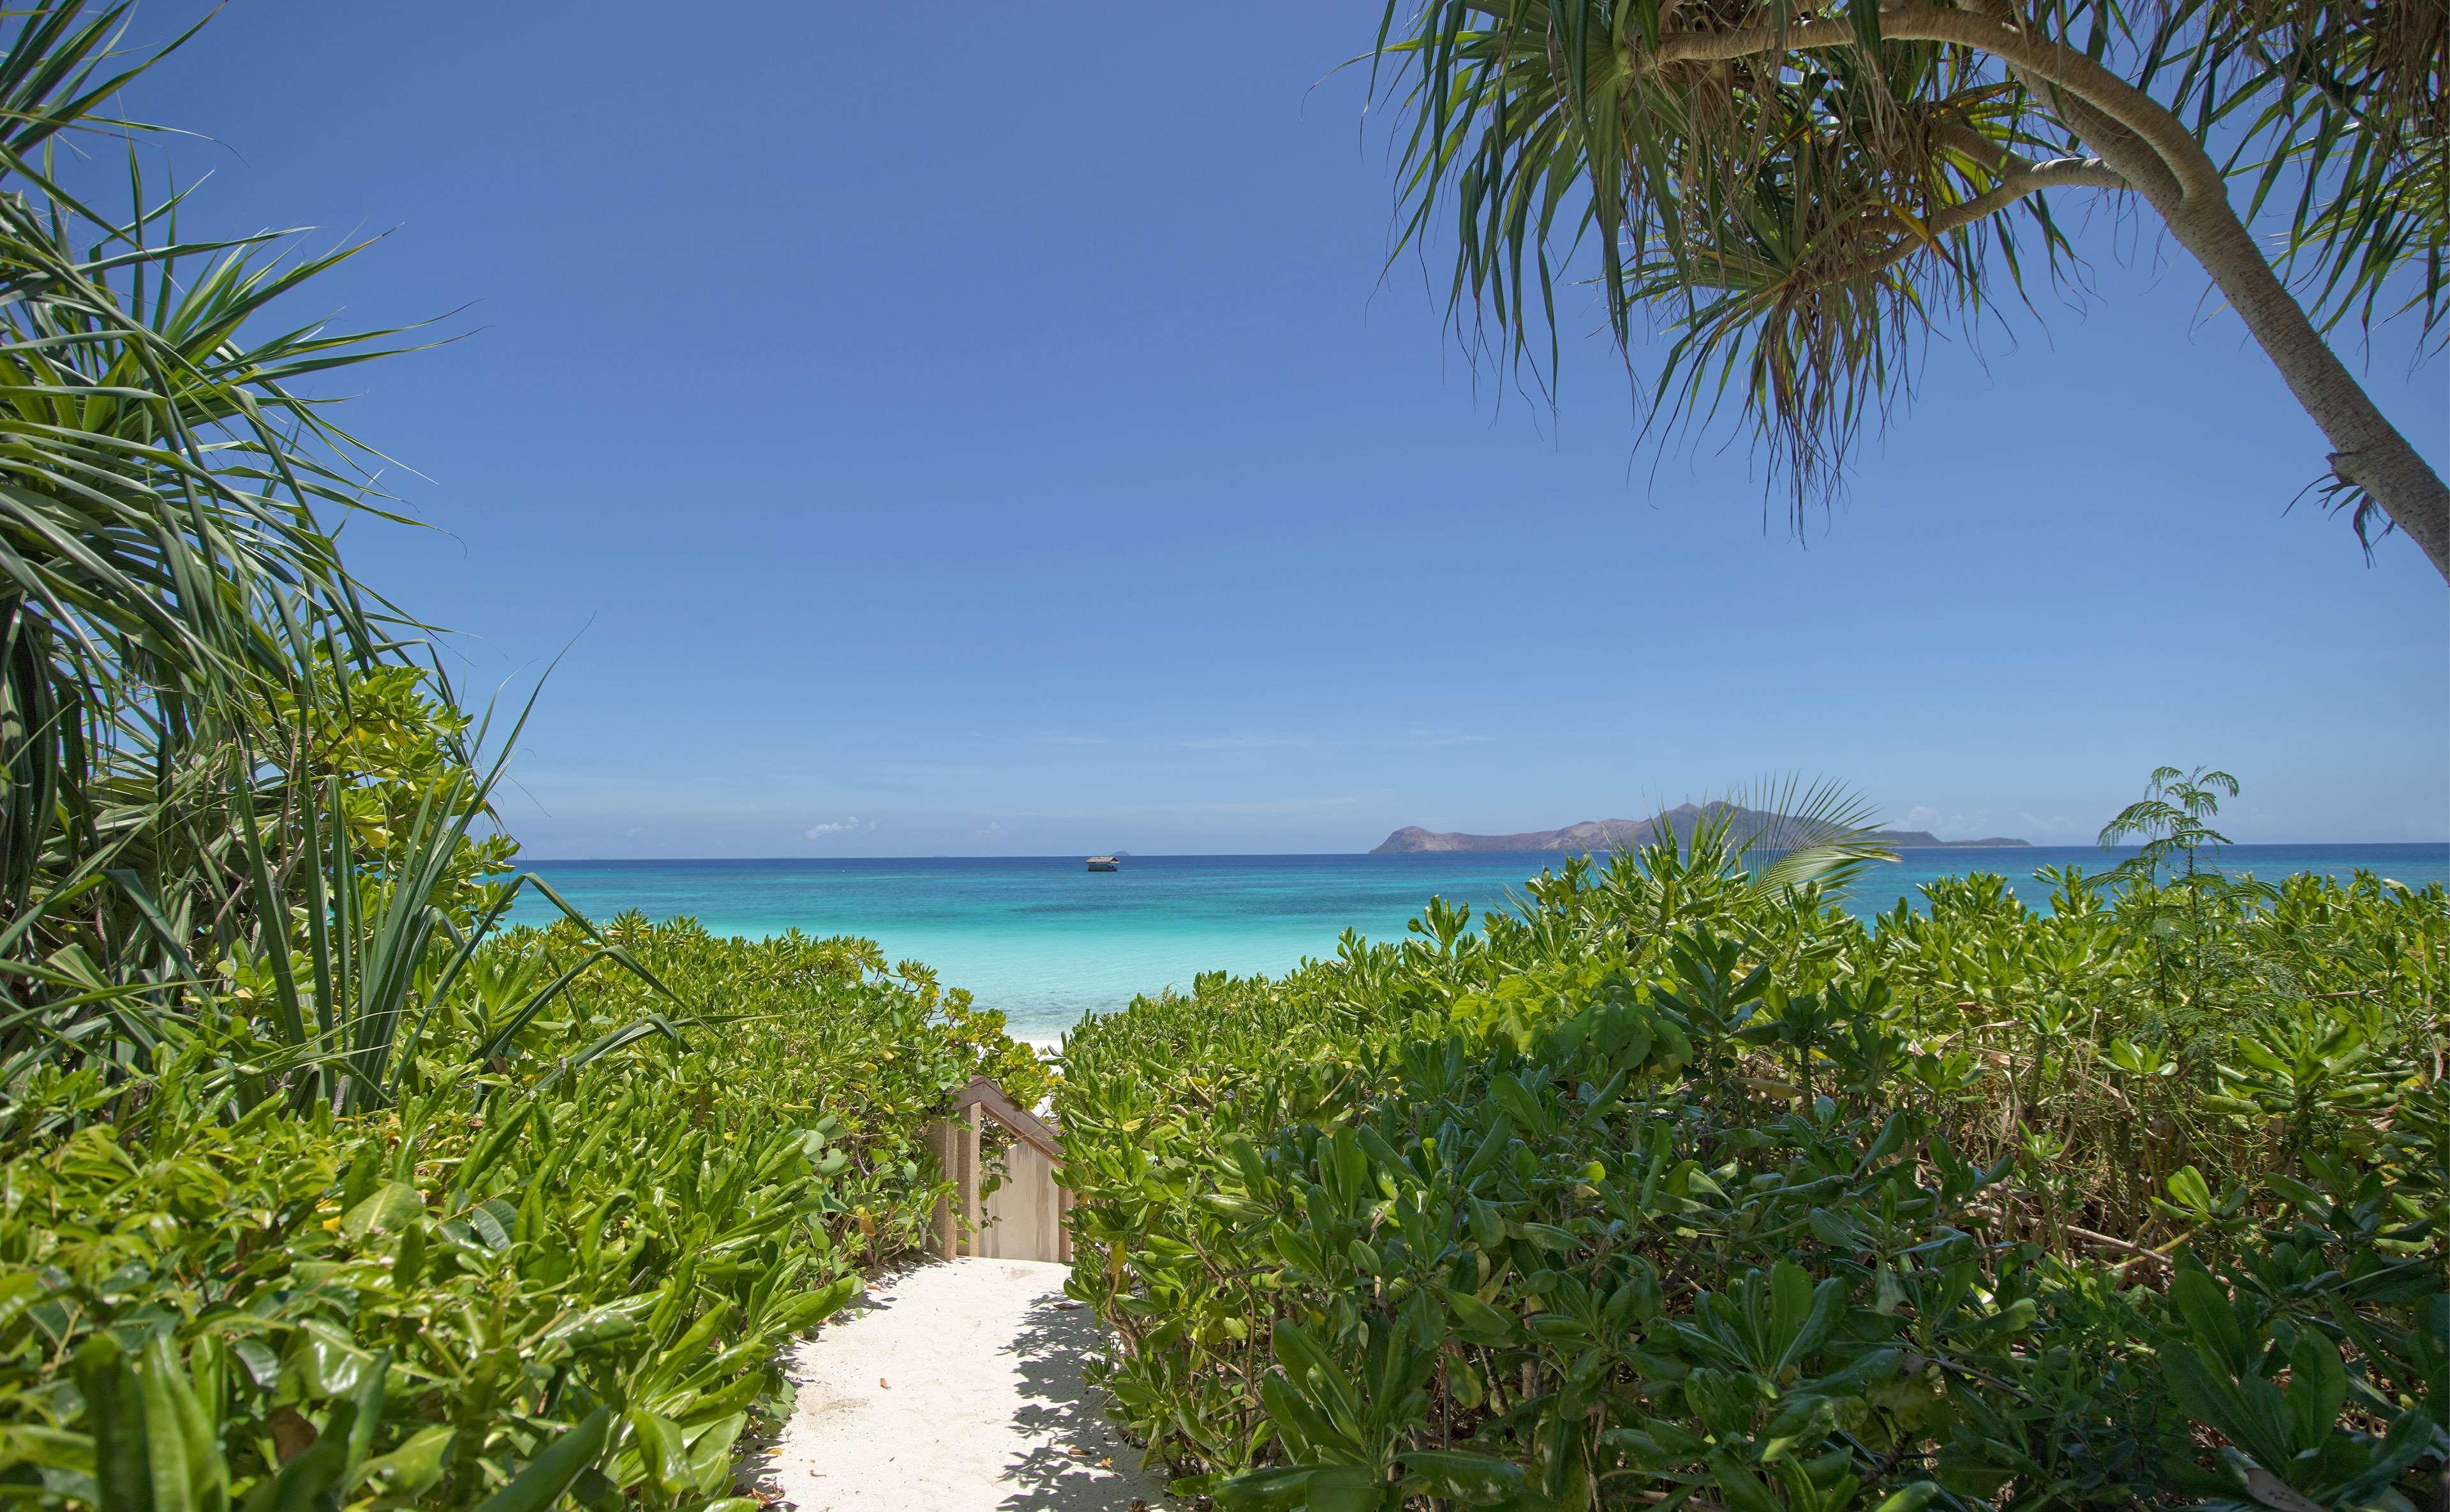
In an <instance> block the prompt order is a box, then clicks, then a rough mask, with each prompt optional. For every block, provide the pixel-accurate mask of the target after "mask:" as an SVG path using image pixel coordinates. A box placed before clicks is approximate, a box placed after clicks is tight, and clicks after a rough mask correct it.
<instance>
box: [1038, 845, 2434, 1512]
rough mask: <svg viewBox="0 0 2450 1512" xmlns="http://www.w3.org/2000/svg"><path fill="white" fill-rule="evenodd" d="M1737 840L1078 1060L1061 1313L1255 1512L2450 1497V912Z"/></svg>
mask: <svg viewBox="0 0 2450 1512" xmlns="http://www.w3.org/2000/svg"><path fill="white" fill-rule="evenodd" d="M2045 880H2046V881H2047V882H2050V883H2051V885H2052V887H2053V896H2052V899H2051V903H2052V907H2051V911H2049V912H2046V913H2045V912H2035V911H2033V910H2031V909H2028V908H2026V907H2025V906H2023V905H2022V904H2021V903H2020V902H2019V901H2017V900H2016V899H2015V898H2014V896H2013V894H2012V893H2011V892H2010V891H2009V889H2008V888H2007V886H2006V884H2005V883H2004V882H2002V881H2001V880H2000V879H1998V878H1995V877H1970V878H1962V879H1955V880H1951V881H1948V882H1939V883H1935V884H1933V885H1931V886H1929V887H1927V888H1926V889H1925V890H1924V891H1925V897H1924V899H1923V902H1924V905H1925V906H1924V907H1922V908H1920V909H1910V908H1908V907H1907V906H1906V905H1905V904H1903V903H1900V904H1899V905H1898V907H1897V909H1896V912H1894V913H1892V914H1888V915H1884V916H1881V917H1879V918H1878V919H1876V920H1875V921H1872V922H1870V923H1869V924H1865V923H1861V922H1857V921H1855V920H1853V919H1851V918H1850V917H1848V916H1847V915H1845V914H1844V913H1842V912H1840V911H1838V910H1837V909H1835V908H1833V907H1832V906H1830V899H1829V897H1828V896H1827V895H1826V894H1825V893H1823V892H1821V891H1820V890H1819V889H1818V887H1817V886H1816V885H1814V884H1810V883H1805V884H1803V885H1801V886H1799V887H1790V888H1783V889H1776V890H1764V889H1762V888H1760V887H1759V886H1758V885H1757V884H1756V883H1755V882H1754V880H1753V878H1752V877H1751V875H1750V874H1749V873H1747V872H1746V871H1745V870H1744V869H1743V868H1742V867H1741V866H1740V864H1739V863H1737V861H1736V859H1735V857H1734V856H1733V854H1732V853H1731V850H1730V848H1729V847H1728V846H1727V845H1726V844H1725V843H1724V837H1723V835H1716V836H1714V835H1712V834H1709V833H1706V832H1705V833H1702V834H1701V835H1698V836H1696V837H1693V838H1692V839H1691V840H1689V841H1687V842H1686V843H1683V844H1682V845H1680V844H1679V843H1677V842H1675V841H1674V840H1666V841H1663V842H1662V843H1657V844H1654V845H1652V846H1650V847H1649V848H1647V849H1646V850H1645V851H1644V852H1643V853H1642V854H1641V855H1639V856H1623V857H1619V858H1617V859H1616V860H1615V861H1614V862H1613V863H1609V864H1607V865H1606V866H1604V867H1599V866H1594V865H1592V864H1590V863H1586V862H1583V861H1576V862H1574V863H1569V864H1568V865H1567V866H1566V867H1565V869H1564V870H1563V871H1562V872H1558V873H1553V874H1549V875H1546V876H1544V877H1543V878H1541V879H1540V880H1539V881H1537V882H1533V883H1531V884H1530V888H1529V897H1528V898H1527V900H1526V902H1525V903H1524V905H1523V907H1522V909H1521V911H1520V913H1519V914H1516V915H1507V914H1498V915H1492V916H1490V917H1488V919H1486V920H1484V921H1481V927H1480V928H1479V930H1478V931H1476V932H1475V931H1473V930H1472V929H1471V928H1470V927H1469V920H1468V915H1467V913H1466V911H1464V910H1462V909H1458V908H1453V907H1449V906H1448V905H1447V904H1445V903H1443V902H1440V901H1435V900H1432V901H1431V902H1430V903H1429V907H1428V908H1427V909H1426V910H1425V911H1424V913H1423V915H1422V916H1421V918H1420V919H1418V920H1416V921H1414V923H1413V936H1414V938H1411V939H1410V940H1406V941H1404V942H1402V943H1400V944H1370V943H1366V942H1364V941H1362V940H1357V939H1354V938H1351V937H1350V936H1348V937H1347V939H1346V941H1345V943H1344V945H1343V948H1342V949H1341V951H1340V952H1339V955H1338V957H1337V959H1336V960H1330V961H1321V962H1314V963H1311V964H1309V965H1306V966H1305V967H1303V968H1302V969H1301V970H1299V971H1297V972H1295V973H1293V974H1292V975H1291V976H1288V977H1286V978H1284V979H1277V980H1268V979H1227V978H1224V977H1221V976H1217V977H1209V978H1203V979H1200V980H1199V981H1198V983H1197V984H1196V991H1195V993H1194V994H1193V996H1191V997H1190V998H1155V999H1146V1000H1142V1001H1140V1002H1138V1003H1135V1004H1134V1005H1133V1007H1132V1008H1131V1009H1130V1010H1129V1011H1127V1012H1125V1013H1122V1014H1119V1015H1117V1016H1114V1017H1110V1018H1096V1019H1092V1020H1090V1021H1089V1022H1088V1023H1086V1024H1084V1025H1083V1026H1082V1027H1081V1028H1080V1029H1079V1030H1078V1031H1076V1032H1075V1033H1074V1034H1073V1035H1072V1036H1071V1037H1069V1038H1068V1039H1067V1041H1066V1044H1065V1049H1064V1064H1065V1074H1064V1079H1063V1081H1062V1083H1061V1087H1060V1092H1059V1096H1058V1106H1059V1109H1060V1114H1061V1117H1062V1120H1063V1124H1064V1131H1065V1137H1066V1141H1067V1150H1068V1152H1069V1159H1068V1163H1067V1168H1066V1176H1067V1180H1068V1181H1069V1182H1070V1184H1071V1186H1072V1188H1073V1190H1074V1192H1075V1194H1076V1198H1077V1206H1076V1207H1075V1209H1074V1223H1075V1238H1076V1244H1077V1247H1078V1248H1077V1252H1078V1254H1079V1260H1078V1262H1077V1265H1076V1269H1075V1273H1074V1280H1073V1287H1074V1291H1075V1294H1076V1295H1077V1296H1079V1297H1080V1298H1081V1299H1082V1300H1084V1301H1087V1302H1090V1303H1093V1304H1095V1305H1096V1306H1097V1308H1099V1310H1100V1312H1101V1313H1102V1314H1103V1315H1104V1316H1105V1318H1106V1319H1107V1320H1108V1322H1109V1323H1110V1325H1111V1326H1112V1327H1113V1328H1114V1329H1115V1331H1116V1333H1117V1335H1118V1345H1117V1348H1116V1352H1115V1355H1114V1358H1113V1359H1112V1361H1111V1363H1110V1365H1109V1367H1108V1371H1107V1379H1108V1381H1109V1384H1110V1385H1111V1386H1112V1388H1113V1390H1114V1392H1115V1394H1116V1397H1117V1400H1118V1411H1120V1413H1121V1414H1122V1415H1123V1416H1124V1418H1125V1420H1126V1421H1127V1422H1128V1423H1129V1424H1130V1425H1131V1426H1132V1427H1133V1429H1134V1430H1135V1431H1137V1432H1138V1433H1141V1434H1144V1435H1146V1436H1147V1438H1148V1440H1149V1441H1150V1443H1151V1444H1152V1445H1153V1446H1154V1450H1155V1452H1156V1453H1157V1454H1158V1455H1159V1456H1161V1457H1162V1458H1164V1459H1166V1460H1168V1461H1171V1462H1172V1463H1173V1464H1174V1465H1175V1466H1176V1470H1177V1471H1178V1473H1179V1474H1180V1475H1181V1476H1182V1478H1183V1481H1182V1484H1181V1487H1180V1488H1181V1489H1182V1490H1184V1491H1186V1492H1199V1493H1204V1494H1208V1495H1212V1496H1214V1497H1215V1499H1216V1500H1217V1502H1218V1503H1219V1505H1221V1506H1226V1507H1296V1506H1309V1507H1313V1508H1320V1509H1329V1508H1333V1509H1339V1512H1342V1509H1362V1508H1373V1507H1393V1506H1396V1505H1399V1504H1412V1503H1413V1502H1414V1499H1416V1498H1424V1497H1426V1498H1429V1499H1432V1501H1433V1502H1435V1503H1436V1504H1449V1503H1451V1504H1458V1505H1473V1506H1507V1507H1519V1508H1533V1507H1542V1508H1548V1507H1599V1506H1626V1507H1630V1506H1643V1507H1656V1506H1666V1507H1675V1506H1681V1505H1686V1504H1688V1503H1689V1504H1690V1505H1691V1506H1693V1507H1696V1508H1703V1509H1712V1508H1720V1509H1734V1512H1778V1509H1781V1508H1786V1509H1797V1512H1802V1509H1811V1512H1848V1509H1850V1508H1862V1509H1873V1508H1879V1509H1885V1512H1903V1509H1906V1508H1915V1507H1921V1506H1926V1505H1931V1506H1945V1507H1949V1508H1952V1509H1959V1512H1972V1509H1979V1508H2010V1507H2014V1508H2039V1507H2044V1506H2090V1505H2098V1506H2111V1505H2128V1504H2132V1503H2134V1502H2146V1503H2150V1504H2180V1503H2188V1502H2191V1503H2197V1504H2202V1505H2207V1506H2219V1507H2226V1508H2238V1509H2245V1508H2270V1509H2286V1512H2308V1509H2312V1508H2343V1509H2344V1508H2391V1509H2394V1512H2408V1509H2410V1508H2411V1507H2412V1506H2415V1505H2429V1504H2430V1503H2431V1502H2432V1500H2433V1498H2434V1496H2435V1490H2434V1485H2435V1481H2436V1478H2437V1477H2438V1476H2440V1474H2441V1473H2442V1472H2443V1469H2444V1466H2445V1464H2450V1423H2445V1421H2444V1414H2445V1411H2450V1389H2445V1385H2446V1383H2445V1371H2450V1349H2446V1348H2445V1340H2450V1295H2445V1293H2444V1289H2443V1270H2444V1262H2445V1258H2450V1250H2445V1244H2444V1237H2443V1223H2444V1221H2445V1218H2450V1212H2445V1206H2450V1184H2445V1182H2444V1180H2443V1178H2442V1173H2443V1172H2444V1171H2445V1170H2450V1083H2445V1081H2444V1080H2443V1076H2442V1069H2443V1056H2444V1055H2445V1051H2450V1043H2445V1032H2444V1028H2443V1023H2444V1017H2443V1011H2444V1006H2445V996H2444V995H2445V992H2450V898H2445V896H2444V894H2443V892H2442V890H2441V889H2440V887H2439V886H2438V885H2436V886H2432V887H2429V888H2427V889H2425V890H2423V891H2414V890H2410V889H2408V888H2405V887H2401V886H2399V885H2397V884H2395V883H2391V882H2386V881H2383V880H2382V879H2380V878H2376V877H2370V876H2365V877H2359V878H2358V879H2356V880H2355V881H2354V882H2351V883H2348V884H2345V885H2342V884H2337V883H2333V882H2326V881H2323V880H2320V879H2314V878H2295V879H2291V880H2290V881H2288V882H2285V883H2282V884H2280V885H2278V886H2276V887H2265V886H2261V885H2236V886H2211V885H2198V886H2196V887H2195V888H2194V889H2193V890H2192V891H2191V893H2189V894H2188V896H2186V897H2185V898H2183V899H2181V900H2176V901H2175V902H2176V905H2174V906H2173V905H2172V903H2173V900H2172V898H2171V896H2170V895H2171V891H2172V890H2171V889H2169V888H2166V887H2161V886H2156V885H2155V884H2154V883H2153V882H2151V881H2149V880H2148V879H2146V878H2142V877H2129V878H2125V879H2118V880H2116V881H2115V882H2114V885H2113V884H2111V883H2110V882H2105V881H2104V880H2101V879H2092V878H2087V877H2084V876H2081V875H2079V874H2076V873H2073V872H2066V873H2053V874H2051V875H2050V876H2049V877H2047V878H2046V879H2045Z"/></svg>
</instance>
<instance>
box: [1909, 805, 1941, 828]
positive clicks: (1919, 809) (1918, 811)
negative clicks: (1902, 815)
mask: <svg viewBox="0 0 2450 1512" xmlns="http://www.w3.org/2000/svg"><path fill="white" fill-rule="evenodd" d="M1937 818H1939V810H1938V809H1936V808H1934V807H1932V806H1931V805H1930V804H1915V805H1914V806H1913V807H1912V808H1909V809H1907V810H1906V827H1907V828H1908V829H1928V828H1930V827H1931V824H1932V822H1933V821H1934V820H1936V819H1937Z"/></svg>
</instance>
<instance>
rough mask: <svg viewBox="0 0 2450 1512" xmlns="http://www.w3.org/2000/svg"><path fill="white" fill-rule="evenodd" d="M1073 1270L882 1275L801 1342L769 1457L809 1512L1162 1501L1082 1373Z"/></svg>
mask: <svg viewBox="0 0 2450 1512" xmlns="http://www.w3.org/2000/svg"><path fill="white" fill-rule="evenodd" d="M1065 1269H1066V1268H1064V1267H1062V1266H1060V1265H1046V1264H1041V1263H1038V1262H1034V1261H1024V1260H979V1259H968V1260H953V1261H944V1262H938V1263H935V1264H931V1265H925V1266H922V1267H919V1268H918V1269H916V1270H906V1271H904V1272H903V1273H901V1274H900V1275H897V1276H894V1277H891V1278H889V1279H886V1280H884V1281H880V1282H877V1283H876V1284H874V1286H873V1287H872V1288H871V1289H870V1290H869V1293H868V1295H867V1297H866V1298H865V1301H864V1302H855V1303H853V1304H852V1305H851V1306H850V1307H848V1308H845V1309H844V1310H843V1311H842V1312H840V1313H838V1314H836V1315H835V1319H834V1321H833V1322H831V1323H828V1324H827V1325H826V1327H825V1328H824V1330H823V1331H822V1332H820V1333H819V1334H818V1336H817V1337H816V1338H815V1339H812V1340H807V1341H803V1342H802V1343H801V1344H800V1345H799V1347H797V1348H796V1349H795V1350H794V1351H793V1353H792V1357H791V1363H790V1373H791V1379H792V1380H793V1381H794V1382H796V1383H798V1385H799V1403H798V1406H797V1409H796V1410H795V1411H794V1412H793V1413H792V1415H791V1421H790V1423H789V1424H788V1425H786V1426H785V1427H784V1429H783V1435H782V1438H781V1440H780V1441H779V1443H778V1444H776V1446H775V1450H774V1453H773V1455H772V1457H771V1458H770V1459H769V1460H768V1468H769V1480H768V1487H769V1488H770V1489H771V1490H773V1491H775V1492H778V1493H780V1494H781V1495H782V1496H783V1497H784V1498H785V1499H786V1500H787V1501H788V1502H790V1503H791V1504H792V1505H793V1506H794V1507H796V1508H798V1512H870V1509H873V1512H886V1509H891V1512H1129V1509H1130V1508H1131V1507H1132V1506H1133V1504H1134V1503H1135V1502H1145V1503H1146V1504H1147V1505H1148V1506H1149V1507H1151V1508H1163V1507H1166V1506H1168V1505H1169V1503H1168V1502H1166V1501H1165V1500H1164V1499H1163V1498H1162V1495H1161V1493H1162V1492H1163V1490H1164V1485H1165V1481H1164V1477H1163V1475H1162V1474H1160V1473H1156V1472H1149V1473H1143V1472H1142V1471H1141V1469H1140V1464H1139V1451H1138V1450H1137V1449H1135V1448H1133V1447H1132V1446H1131V1445H1129V1444H1126V1443H1124V1442H1123V1440H1122V1437H1121V1435H1120V1434H1118V1433H1117V1432H1116V1431H1115V1428H1114V1426H1113V1425H1111V1424H1110V1423H1109V1422H1108V1421H1107V1420H1106V1417H1105V1413H1104V1411H1103V1409H1102V1406H1101V1405H1100V1404H1099V1402H1098V1401H1097V1400H1096V1399H1095V1396H1094V1394H1093V1393H1092V1392H1091V1391H1090V1390H1089V1389H1088V1387H1087V1386H1086V1385H1085V1384H1084V1382H1083V1381H1082V1379H1081V1361H1082V1358H1083V1356H1085V1355H1087V1354H1089V1353H1091V1352H1092V1351H1095V1350H1097V1349H1099V1347H1101V1346H1102V1343H1103V1341H1102V1340H1101V1338H1100V1337H1099V1332H1098V1328H1097V1323H1096V1321H1095V1318H1094V1316H1093V1315H1092V1314H1091V1313H1090V1311H1089V1310H1088V1309H1087V1308H1079V1307H1065V1306H1063V1305H1062V1304H1063V1276H1064V1271H1065Z"/></svg>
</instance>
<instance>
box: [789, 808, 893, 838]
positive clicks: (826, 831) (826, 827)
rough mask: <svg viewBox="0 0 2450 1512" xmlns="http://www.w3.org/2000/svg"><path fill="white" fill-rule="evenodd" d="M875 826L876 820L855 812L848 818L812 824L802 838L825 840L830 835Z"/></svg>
mask: <svg viewBox="0 0 2450 1512" xmlns="http://www.w3.org/2000/svg"><path fill="white" fill-rule="evenodd" d="M875 827H876V821H875V820H873V819H862V818H860V817H859V816H858V815H856V814H854V815H852V816H851V817H850V818H848V819H840V820H836V821H834V822H833V823H831V824H811V825H809V826H808V828H807V832H806V833H805V834H803V835H801V836H800V838H801V839H802V840H823V839H825V838H826V836H828V835H847V834H849V833H850V832H851V831H853V830H859V829H874V828H875Z"/></svg>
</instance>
